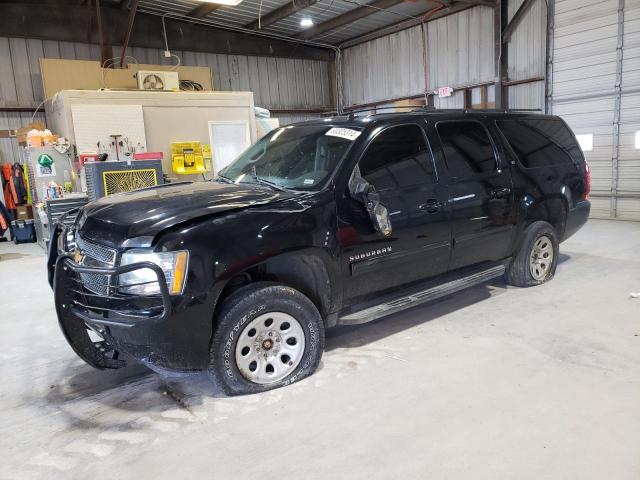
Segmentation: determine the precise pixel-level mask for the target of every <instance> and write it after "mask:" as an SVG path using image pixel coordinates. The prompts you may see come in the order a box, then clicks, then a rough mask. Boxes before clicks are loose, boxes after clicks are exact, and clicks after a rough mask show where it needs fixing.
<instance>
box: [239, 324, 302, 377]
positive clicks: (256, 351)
mask: <svg viewBox="0 0 640 480" xmlns="http://www.w3.org/2000/svg"><path fill="white" fill-rule="evenodd" d="M304 347H305V337H304V330H303V329H302V325H300V322H298V320H296V319H295V318H294V317H292V316H291V315H289V314H288V313H284V312H269V313H265V314H262V315H260V316H258V317H256V318H254V319H253V320H252V321H251V322H249V323H248V324H247V325H246V326H245V328H244V329H243V330H242V333H240V336H239V337H238V342H237V343H236V348H235V358H236V365H237V366H238V369H239V370H240V373H241V374H242V376H243V377H244V378H246V379H247V380H249V381H251V382H253V383H258V384H263V385H265V384H270V383H276V382H279V381H280V380H282V379H284V378H286V377H287V376H288V375H289V374H291V373H292V372H293V371H294V370H295V369H296V368H297V367H298V365H299V364H300V361H301V360H302V356H303V354H304Z"/></svg>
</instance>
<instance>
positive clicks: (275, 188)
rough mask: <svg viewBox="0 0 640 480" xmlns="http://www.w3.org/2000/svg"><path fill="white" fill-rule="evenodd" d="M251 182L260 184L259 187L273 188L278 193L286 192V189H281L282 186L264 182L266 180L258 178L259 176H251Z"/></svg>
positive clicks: (269, 181) (267, 181) (268, 181)
mask: <svg viewBox="0 0 640 480" xmlns="http://www.w3.org/2000/svg"><path fill="white" fill-rule="evenodd" d="M253 180H254V181H255V182H256V183H259V184H261V185H266V186H267V187H271V188H273V189H274V190H279V191H280V192H286V191H287V189H286V188H284V187H282V186H280V185H278V184H277V183H275V182H272V181H271V180H266V179H264V178H261V177H259V176H257V175H253Z"/></svg>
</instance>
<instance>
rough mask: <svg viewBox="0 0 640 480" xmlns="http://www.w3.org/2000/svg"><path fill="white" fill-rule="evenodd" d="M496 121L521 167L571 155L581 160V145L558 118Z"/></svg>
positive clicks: (563, 160)
mask: <svg viewBox="0 0 640 480" xmlns="http://www.w3.org/2000/svg"><path fill="white" fill-rule="evenodd" d="M496 124H497V125H498V128H499V129H500V131H501V132H502V133H503V134H504V136H505V138H506V139H507V141H508V142H509V144H510V145H511V148H513V150H514V152H516V155H518V158H519V159H520V163H521V164H522V166H523V167H526V168H536V167H546V166H550V165H558V164H562V163H568V162H571V160H572V159H573V160H575V161H578V162H582V161H583V157H582V152H581V151H580V146H579V145H577V143H576V142H575V140H574V139H573V135H572V134H571V131H570V130H569V129H568V128H567V126H566V125H565V124H564V122H561V121H560V120H554V119H548V118H541V119H529V120H502V121H498V122H496Z"/></svg>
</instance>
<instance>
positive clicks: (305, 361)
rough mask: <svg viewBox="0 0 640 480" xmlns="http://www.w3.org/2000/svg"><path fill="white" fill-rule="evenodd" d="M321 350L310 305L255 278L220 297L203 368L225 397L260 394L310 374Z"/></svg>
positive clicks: (318, 327)
mask: <svg viewBox="0 0 640 480" xmlns="http://www.w3.org/2000/svg"><path fill="white" fill-rule="evenodd" d="M323 348H324V326H323V323H322V318H321V316H320V313H319V312H318V309H317V308H316V307H315V305H314V304H313V303H312V302H311V301H310V300H309V299H308V298H307V297H305V296H304V295H303V294H302V293H300V292H299V291H297V290H295V289H293V288H290V287H286V286H284V285H278V284H274V283H267V282H260V283H256V284H252V285H248V286H246V287H243V288H241V289H239V290H238V291H236V292H234V293H233V294H232V295H231V296H230V297H229V298H228V299H226V300H225V301H224V303H223V305H222V307H221V311H220V314H219V316H218V317H217V326H216V328H215V331H214V335H213V340H212V342H211V351H210V355H209V372H210V374H211V375H212V376H213V377H214V379H215V380H216V381H217V382H219V383H220V384H221V385H222V387H223V388H224V390H225V392H226V393H228V394H230V395H239V394H248V393H257V392H262V391H266V390H271V389H273V388H277V387H281V386H284V385H288V384H290V383H293V382H296V381H298V380H301V379H302V378H305V377H307V376H309V375H311V374H312V373H313V372H314V371H315V370H316V368H317V366H318V364H319V362H320V358H321V356H322V351H323Z"/></svg>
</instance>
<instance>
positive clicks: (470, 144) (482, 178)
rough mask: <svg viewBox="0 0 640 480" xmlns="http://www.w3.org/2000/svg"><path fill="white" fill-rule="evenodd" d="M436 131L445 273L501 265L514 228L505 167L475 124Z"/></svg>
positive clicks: (482, 128) (468, 122) (454, 124)
mask: <svg viewBox="0 0 640 480" xmlns="http://www.w3.org/2000/svg"><path fill="white" fill-rule="evenodd" d="M436 130H437V133H438V137H439V139H440V143H441V148H442V152H443V153H444V158H445V161H446V164H447V171H448V175H449V205H450V206H451V219H452V221H451V228H452V236H453V248H452V251H451V264H450V266H449V269H450V270H454V269H456V268H460V267H465V266H468V265H474V264H478V263H482V262H487V261H494V260H501V259H503V258H504V257H505V256H506V255H507V254H508V250H509V245H510V242H511V236H512V234H513V229H514V227H515V222H516V215H515V203H514V193H513V188H512V183H511V175H510V169H509V166H502V165H501V164H500V162H499V161H498V157H497V155H496V149H495V146H494V144H493V142H492V140H491V137H490V136H489V133H488V131H487V129H486V128H485V126H484V125H483V124H482V123H480V122H478V121H472V120H465V121H444V122H438V123H437V124H436Z"/></svg>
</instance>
